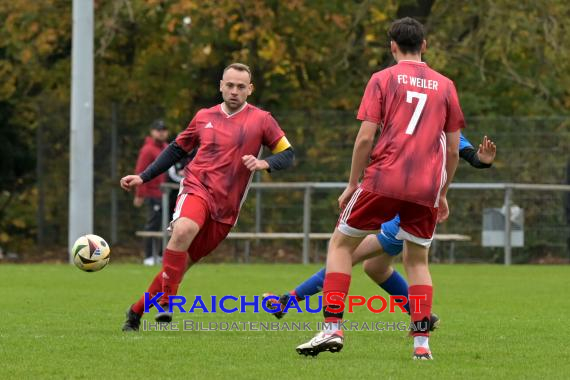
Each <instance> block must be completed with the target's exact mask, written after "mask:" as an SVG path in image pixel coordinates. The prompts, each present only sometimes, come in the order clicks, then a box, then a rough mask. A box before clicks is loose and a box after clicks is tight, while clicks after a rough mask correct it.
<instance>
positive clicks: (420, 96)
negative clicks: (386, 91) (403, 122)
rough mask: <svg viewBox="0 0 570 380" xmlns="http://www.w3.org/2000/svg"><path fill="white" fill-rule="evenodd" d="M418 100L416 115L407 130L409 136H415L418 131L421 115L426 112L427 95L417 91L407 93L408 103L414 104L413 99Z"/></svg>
mask: <svg viewBox="0 0 570 380" xmlns="http://www.w3.org/2000/svg"><path fill="white" fill-rule="evenodd" d="M414 98H418V104H417V105H416V109H415V110H414V114H413V115H412V118H411V119H410V122H409V123H408V128H406V134H407V135H413V134H414V130H415V129H416V125H418V120H419V119H420V115H421V114H422V111H423V110H424V106H425V105H426V100H427V94H422V93H421V92H415V91H407V93H406V103H412V99H414Z"/></svg>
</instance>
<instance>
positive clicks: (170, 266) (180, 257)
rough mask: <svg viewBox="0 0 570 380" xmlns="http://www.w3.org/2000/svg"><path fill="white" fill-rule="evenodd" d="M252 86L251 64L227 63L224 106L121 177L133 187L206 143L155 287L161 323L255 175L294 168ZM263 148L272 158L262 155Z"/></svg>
mask: <svg viewBox="0 0 570 380" xmlns="http://www.w3.org/2000/svg"><path fill="white" fill-rule="evenodd" d="M252 91H253V85H252V83H251V71H250V69H249V67H247V66H246V65H244V64H241V63H233V64H231V65H229V66H228V67H226V69H225V70H224V74H223V77H222V80H221V81H220V92H221V93H222V97H223V99H224V101H223V103H221V104H218V105H216V106H214V107H211V108H208V109H201V110H200V111H198V113H196V115H195V116H194V118H193V119H192V121H191V122H190V124H189V125H188V127H187V128H186V130H184V131H183V132H182V133H180V134H179V135H178V137H177V138H176V140H175V141H174V142H173V143H172V144H170V145H169V146H168V147H167V148H166V150H164V151H163V153H162V154H161V155H160V156H159V157H158V158H157V159H156V160H155V161H154V162H153V163H152V164H151V165H150V166H149V167H148V168H147V169H146V170H144V171H143V172H142V173H140V174H138V175H128V176H126V177H123V178H122V179H121V187H122V188H123V189H125V190H127V191H129V190H131V189H133V188H136V187H137V186H140V185H141V184H142V183H146V182H148V181H150V180H151V179H152V178H154V177H156V176H157V175H159V174H161V173H163V172H165V171H166V170H168V168H170V167H171V166H172V165H173V164H174V163H175V162H177V161H178V160H180V159H182V158H184V157H185V156H186V155H187V152H190V151H191V150H193V149H194V148H198V152H197V153H196V156H195V157H194V159H193V160H192V162H191V163H190V164H189V165H187V166H186V168H185V174H184V177H185V178H184V181H183V182H182V184H181V188H180V194H179V196H178V199H177V202H176V208H175V210H174V215H173V221H172V223H171V227H172V236H171V238H170V240H169V242H168V245H167V247H166V250H165V251H164V254H163V262H162V269H161V271H160V272H159V273H158V274H157V275H156V277H155V278H154V280H153V281H152V283H151V285H150V287H149V288H148V293H149V295H150V296H151V297H152V296H154V295H156V294H157V293H159V292H164V295H163V296H162V297H161V298H160V300H159V303H158V304H159V305H160V306H162V308H163V310H164V311H160V309H159V312H158V313H157V314H156V317H155V319H156V320H157V321H158V322H170V321H171V320H172V313H171V312H169V311H168V299H169V298H168V297H169V296H172V295H176V293H177V291H178V286H179V285H180V282H181V281H182V278H183V276H184V273H185V272H186V271H187V270H188V269H189V268H190V267H191V266H192V265H193V264H195V263H197V262H198V261H199V260H200V259H201V258H203V257H205V256H207V255H208V254H209V253H210V252H212V251H213V250H214V249H215V248H216V247H217V246H218V244H219V243H220V242H221V241H222V240H224V239H225V237H226V236H227V234H228V233H229V232H230V229H231V228H232V226H233V225H234V224H235V223H236V221H237V218H238V214H239V210H240V207H241V205H242V203H243V201H244V200H245V197H246V195H247V190H248V187H249V184H250V182H251V179H252V177H253V173H254V172H255V171H257V170H270V171H271V170H281V169H286V168H288V167H290V166H291V165H292V163H293V160H294V153H293V149H292V148H291V145H290V144H289V142H288V141H287V138H286V137H285V133H284V132H283V131H282V130H281V128H280V127H279V124H278V123H277V121H276V120H275V119H274V118H273V117H272V116H271V114H270V113H269V112H266V111H263V110H261V109H259V108H257V107H254V106H252V105H251V104H248V103H247V102H246V100H247V97H248V96H249V95H251V93H252ZM262 146H267V147H268V148H270V149H271V152H272V155H271V156H269V157H267V158H265V159H263V160H260V159H258V158H257V157H259V155H260V153H261V149H262ZM144 300H145V298H144V295H143V296H142V297H141V298H140V299H139V300H138V301H137V302H136V303H135V304H133V305H132V306H131V307H130V308H129V310H128V311H127V321H126V322H125V324H124V326H123V331H137V330H138V329H139V326H140V319H141V316H142V315H143V311H144Z"/></svg>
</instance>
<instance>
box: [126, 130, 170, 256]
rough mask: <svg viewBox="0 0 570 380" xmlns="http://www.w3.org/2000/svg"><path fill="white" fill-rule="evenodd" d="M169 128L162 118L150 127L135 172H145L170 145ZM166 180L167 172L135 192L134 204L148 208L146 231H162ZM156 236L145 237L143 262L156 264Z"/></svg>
mask: <svg viewBox="0 0 570 380" xmlns="http://www.w3.org/2000/svg"><path fill="white" fill-rule="evenodd" d="M167 140H168V129H167V128H166V125H165V124H164V121H162V120H155V121H154V122H153V123H152V125H151V127H150V134H149V136H147V137H146V139H145V142H144V145H143V146H142V148H141V149H140V151H139V157H138V159H137V165H136V168H135V173H141V172H143V171H144V170H145V169H146V168H147V167H148V166H149V165H150V164H151V163H152V162H153V161H154V160H155V159H156V158H157V157H158V155H159V154H160V153H161V152H162V151H163V150H164V149H165V148H166V147H167V146H168V144H167ZM165 181H166V174H162V175H159V176H158V177H156V178H154V179H153V180H151V181H149V182H147V183H144V184H143V185H141V186H139V187H138V188H137V190H136V193H135V199H134V201H133V204H134V205H135V207H141V206H142V205H143V204H145V205H146V208H147V217H146V224H145V227H144V230H145V231H160V229H161V218H162V201H161V197H162V192H161V191H160V185H161V184H162V183H163V182H165ZM155 239H156V238H145V242H144V254H145V258H144V261H143V263H144V264H145V265H154V264H155V262H154V257H153V255H152V250H153V244H154V243H155V242H154V240H155Z"/></svg>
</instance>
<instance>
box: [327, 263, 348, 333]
mask: <svg viewBox="0 0 570 380" xmlns="http://www.w3.org/2000/svg"><path fill="white" fill-rule="evenodd" d="M350 279H351V276H350V275H349V274H346V273H336V272H335V273H328V272H327V273H326V275H325V282H324V284H323V314H324V316H325V323H336V322H340V321H341V320H342V316H343V313H342V312H341V313H335V312H334V311H328V310H327V306H328V303H327V301H326V300H327V294H329V293H331V292H337V293H341V294H342V300H343V301H344V300H345V299H346V295H347V294H348V289H349V288H350ZM333 310H334V309H333Z"/></svg>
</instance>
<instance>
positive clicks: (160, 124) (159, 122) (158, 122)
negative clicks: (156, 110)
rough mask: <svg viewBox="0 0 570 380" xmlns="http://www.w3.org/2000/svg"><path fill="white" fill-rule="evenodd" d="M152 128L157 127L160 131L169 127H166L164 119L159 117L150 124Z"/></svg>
mask: <svg viewBox="0 0 570 380" xmlns="http://www.w3.org/2000/svg"><path fill="white" fill-rule="evenodd" d="M150 129H156V130H158V131H164V130H165V129H167V128H166V124H164V121H163V120H161V119H157V120H155V121H153V122H152V124H151V125H150Z"/></svg>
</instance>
